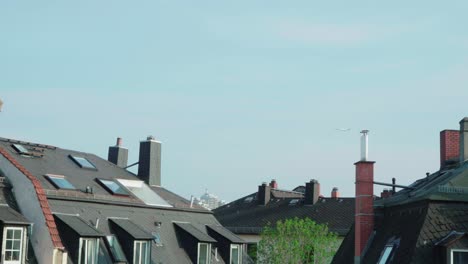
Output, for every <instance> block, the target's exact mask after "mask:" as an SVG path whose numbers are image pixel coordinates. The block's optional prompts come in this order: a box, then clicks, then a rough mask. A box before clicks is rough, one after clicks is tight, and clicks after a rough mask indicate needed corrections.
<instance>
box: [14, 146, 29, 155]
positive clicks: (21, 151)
mask: <svg viewBox="0 0 468 264" xmlns="http://www.w3.org/2000/svg"><path fill="white" fill-rule="evenodd" d="M12 146H13V148H14V149H15V150H16V151H17V152H18V153H19V154H29V150H27V149H26V148H25V147H24V146H23V145H20V144H13V145H12Z"/></svg>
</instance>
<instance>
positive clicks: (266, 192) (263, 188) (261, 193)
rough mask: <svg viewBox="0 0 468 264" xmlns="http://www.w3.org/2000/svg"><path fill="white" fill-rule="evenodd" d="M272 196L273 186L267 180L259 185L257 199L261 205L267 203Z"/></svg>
mask: <svg viewBox="0 0 468 264" xmlns="http://www.w3.org/2000/svg"><path fill="white" fill-rule="evenodd" d="M270 197H271V187H270V185H267V183H266V182H264V183H262V185H260V186H258V192H257V200H258V204H259V205H267V204H268V202H269V201H270Z"/></svg>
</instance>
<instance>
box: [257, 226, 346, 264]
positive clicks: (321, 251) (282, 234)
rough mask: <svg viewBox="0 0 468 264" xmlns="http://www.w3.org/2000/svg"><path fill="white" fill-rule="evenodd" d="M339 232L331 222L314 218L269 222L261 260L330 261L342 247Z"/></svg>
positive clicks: (272, 263)
mask: <svg viewBox="0 0 468 264" xmlns="http://www.w3.org/2000/svg"><path fill="white" fill-rule="evenodd" d="M339 242H340V241H339V239H338V237H337V235H336V234H335V233H332V232H329V231H328V227H327V225H323V224H317V223H315V222H314V221H312V220H311V219H310V218H304V219H299V218H294V219H287V220H285V221H278V222H277V223H276V225H275V226H272V225H271V224H268V226H266V227H265V228H264V229H263V232H262V234H261V240H260V243H259V245H258V255H257V261H258V263H268V264H305V263H314V264H322V263H329V262H330V261H331V258H332V257H333V255H334V254H335V253H336V250H337V248H338V246H339Z"/></svg>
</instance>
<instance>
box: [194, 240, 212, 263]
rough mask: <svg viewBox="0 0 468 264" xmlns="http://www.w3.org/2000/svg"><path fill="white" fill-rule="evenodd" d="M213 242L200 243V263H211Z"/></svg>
mask: <svg viewBox="0 0 468 264" xmlns="http://www.w3.org/2000/svg"><path fill="white" fill-rule="evenodd" d="M210 253H211V244H208V243H198V262H197V263H198V264H209V263H211V258H210V257H211V254H210Z"/></svg>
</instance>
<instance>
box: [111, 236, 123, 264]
mask: <svg viewBox="0 0 468 264" xmlns="http://www.w3.org/2000/svg"><path fill="white" fill-rule="evenodd" d="M106 239H107V242H108V245H109V249H110V252H111V254H112V256H113V258H114V260H115V261H117V262H127V259H126V258H125V254H124V253H123V250H122V247H121V246H120V244H119V241H118V240H117V239H116V238H115V236H107V237H106Z"/></svg>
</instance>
